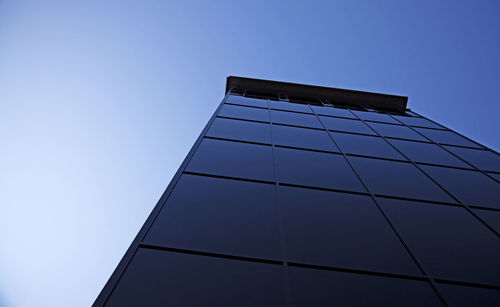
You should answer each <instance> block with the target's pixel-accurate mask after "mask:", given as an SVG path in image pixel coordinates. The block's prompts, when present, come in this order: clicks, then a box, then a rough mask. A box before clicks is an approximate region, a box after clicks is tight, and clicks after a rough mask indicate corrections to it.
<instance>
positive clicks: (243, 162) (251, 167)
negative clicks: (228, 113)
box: [187, 139, 274, 181]
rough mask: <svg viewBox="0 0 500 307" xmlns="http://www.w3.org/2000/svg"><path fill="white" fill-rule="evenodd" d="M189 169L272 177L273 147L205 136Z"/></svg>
mask: <svg viewBox="0 0 500 307" xmlns="http://www.w3.org/2000/svg"><path fill="white" fill-rule="evenodd" d="M256 166H258V167H256ZM187 171H191V172H198V173H204V174H213V175H220V176H229V177H238V178H246V179H260V180H268V181H272V180H274V174H273V154H272V147H271V146H265V145H254V144H246V143H240V142H230V141H221V140H212V139H204V140H203V141H202V142H201V144H200V147H198V150H197V151H196V152H195V154H194V156H193V158H192V159H191V161H190V162H189V164H188V166H187Z"/></svg>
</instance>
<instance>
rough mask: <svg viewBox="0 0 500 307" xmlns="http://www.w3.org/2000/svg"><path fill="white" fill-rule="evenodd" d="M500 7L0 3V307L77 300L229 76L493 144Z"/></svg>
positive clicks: (106, 269) (94, 288) (92, 294)
mask: <svg viewBox="0 0 500 307" xmlns="http://www.w3.org/2000/svg"><path fill="white" fill-rule="evenodd" d="M499 15H500V3H499V2H497V1H482V2H479V3H477V2H476V3H472V2H468V3H467V2H465V1H462V2H456V1H447V2H433V1H427V2H426V1H419V2H414V1H413V2H409V1H406V2H404V1H403V2H402V1H376V2H371V1H370V2H368V1H365V2H361V1H359V2H358V1H335V2H331V3H330V2H327V1H323V2H317V1H308V2H307V3H305V2H303V3H302V2H286V3H285V2H278V1H266V2H255V1H247V2H242V3H236V2H229V1H227V2H192V1H182V2H178V3H167V2H166V1H156V2H153V1H141V2H123V1H109V2H106V3H103V2H98V1H95V2H92V1H81V2H71V3H69V2H66V1H60V2H57V1H48V2H39V1H33V2H28V1H26V2H23V1H19V2H14V1H4V2H2V3H0V170H1V172H0V246H1V251H0V306H3V305H5V306H35V305H36V306H88V305H89V304H91V303H92V302H93V301H94V299H95V298H96V296H97V295H98V293H99V291H100V290H101V288H102V287H103V285H104V283H105V282H106V280H107V279H108V278H109V276H110V275H111V273H112V271H113V270H114V268H115V267H116V265H117V263H118V261H119V260H120V259H121V257H122V256H123V254H124V252H125V250H126V248H127V247H128V246H129V245H130V242H131V241H132V239H133V237H134V236H135V234H136V233H137V231H138V230H139V228H140V226H141V225H142V224H143V222H144V220H145V218H146V217H147V216H148V214H149V213H150V210H151V209H152V208H153V207H154V205H155V203H156V201H157V200H158V198H159V197H160V195H161V193H162V192H163V191H164V189H165V188H166V186H167V184H168V183H169V181H170V179H171V178H172V176H173V174H174V172H175V171H176V170H177V168H178V167H179V165H180V164H181V162H182V160H183V158H184V157H185V155H186V154H187V152H188V150H189V148H190V147H191V146H192V144H193V143H194V141H195V139H196V137H197V136H198V134H199V133H200V132H201V130H202V129H203V127H204V125H205V124H206V122H207V121H208V119H209V117H210V115H211V114H212V113H213V111H214V110H215V108H216V106H217V105H218V104H219V102H220V101H221V99H222V97H223V94H224V88H225V78H226V77H227V76H228V75H239V76H248V77H254V78H263V79H271V80H280V81H287V82H297V83H308V84H314V85H323V86H332V87H339V88H349V89H356V90H365V91H374V92H383V93H390V94H399V95H405V96H408V97H409V102H408V106H409V107H410V108H412V109H414V110H415V111H416V112H418V113H421V114H423V115H424V116H427V117H429V118H431V119H434V120H436V121H438V122H439V123H442V124H444V125H447V126H448V127H449V128H451V129H454V130H456V131H458V132H461V133H463V134H465V135H466V136H468V137H471V138H472V139H474V140H476V141H478V142H480V143H482V144H484V145H486V146H489V147H491V148H492V149H495V150H499V149H500V139H499V138H498V135H497V133H498V128H499V126H498V113H499V112H500V106H499V104H498V102H499V98H498V97H500V88H499V87H498V80H499V79H500V78H499V76H500V62H499V61H498V54H500V41H499V40H498V35H499V32H500V20H499V19H498V16H499Z"/></svg>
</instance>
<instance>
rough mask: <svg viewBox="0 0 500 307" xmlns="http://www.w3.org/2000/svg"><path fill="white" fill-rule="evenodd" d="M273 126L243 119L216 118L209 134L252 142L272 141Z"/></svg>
mask: <svg viewBox="0 0 500 307" xmlns="http://www.w3.org/2000/svg"><path fill="white" fill-rule="evenodd" d="M270 128H271V126H270V125H269V124H263V123H254V122H247V121H243V120H235V119H226V118H216V119H215V120H214V121H213V123H212V126H210V129H208V131H207V136H212V137H219V138H226V139H233V140H242V141H250V142H260V143H271V130H270Z"/></svg>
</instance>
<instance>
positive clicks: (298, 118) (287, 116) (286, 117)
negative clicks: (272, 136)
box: [271, 110, 323, 129]
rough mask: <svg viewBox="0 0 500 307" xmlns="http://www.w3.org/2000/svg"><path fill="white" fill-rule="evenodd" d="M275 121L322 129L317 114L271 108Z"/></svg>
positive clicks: (272, 118) (272, 117)
mask: <svg viewBox="0 0 500 307" xmlns="http://www.w3.org/2000/svg"><path fill="white" fill-rule="evenodd" d="M271 120H272V121H273V123H278V124H285V125H293V126H302V127H311V128H319V129H322V128H323V127H322V126H321V124H320V122H319V121H318V119H317V118H316V116H314V115H312V114H302V113H295V112H287V111H278V110H271Z"/></svg>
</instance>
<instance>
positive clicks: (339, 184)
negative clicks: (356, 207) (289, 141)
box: [275, 147, 364, 192]
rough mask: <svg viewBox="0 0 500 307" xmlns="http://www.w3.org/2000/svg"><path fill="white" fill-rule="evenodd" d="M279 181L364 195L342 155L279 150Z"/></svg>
mask: <svg viewBox="0 0 500 307" xmlns="http://www.w3.org/2000/svg"><path fill="white" fill-rule="evenodd" d="M275 150H276V157H277V158H276V171H277V176H278V180H279V181H280V182H284V183H291V184H299V185H305V186H314V187H323V188H332V189H341V190H349V191H359V192H363V191H364V188H363V186H362V185H361V183H360V182H359V180H358V179H357V177H356V175H355V174H354V172H353V171H352V169H351V168H350V167H349V165H348V164H347V162H346V161H345V159H344V157H343V156H342V155H338V154H329V153H323V152H313V151H306V150H296V149H288V148H279V147H278V148H275Z"/></svg>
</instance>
